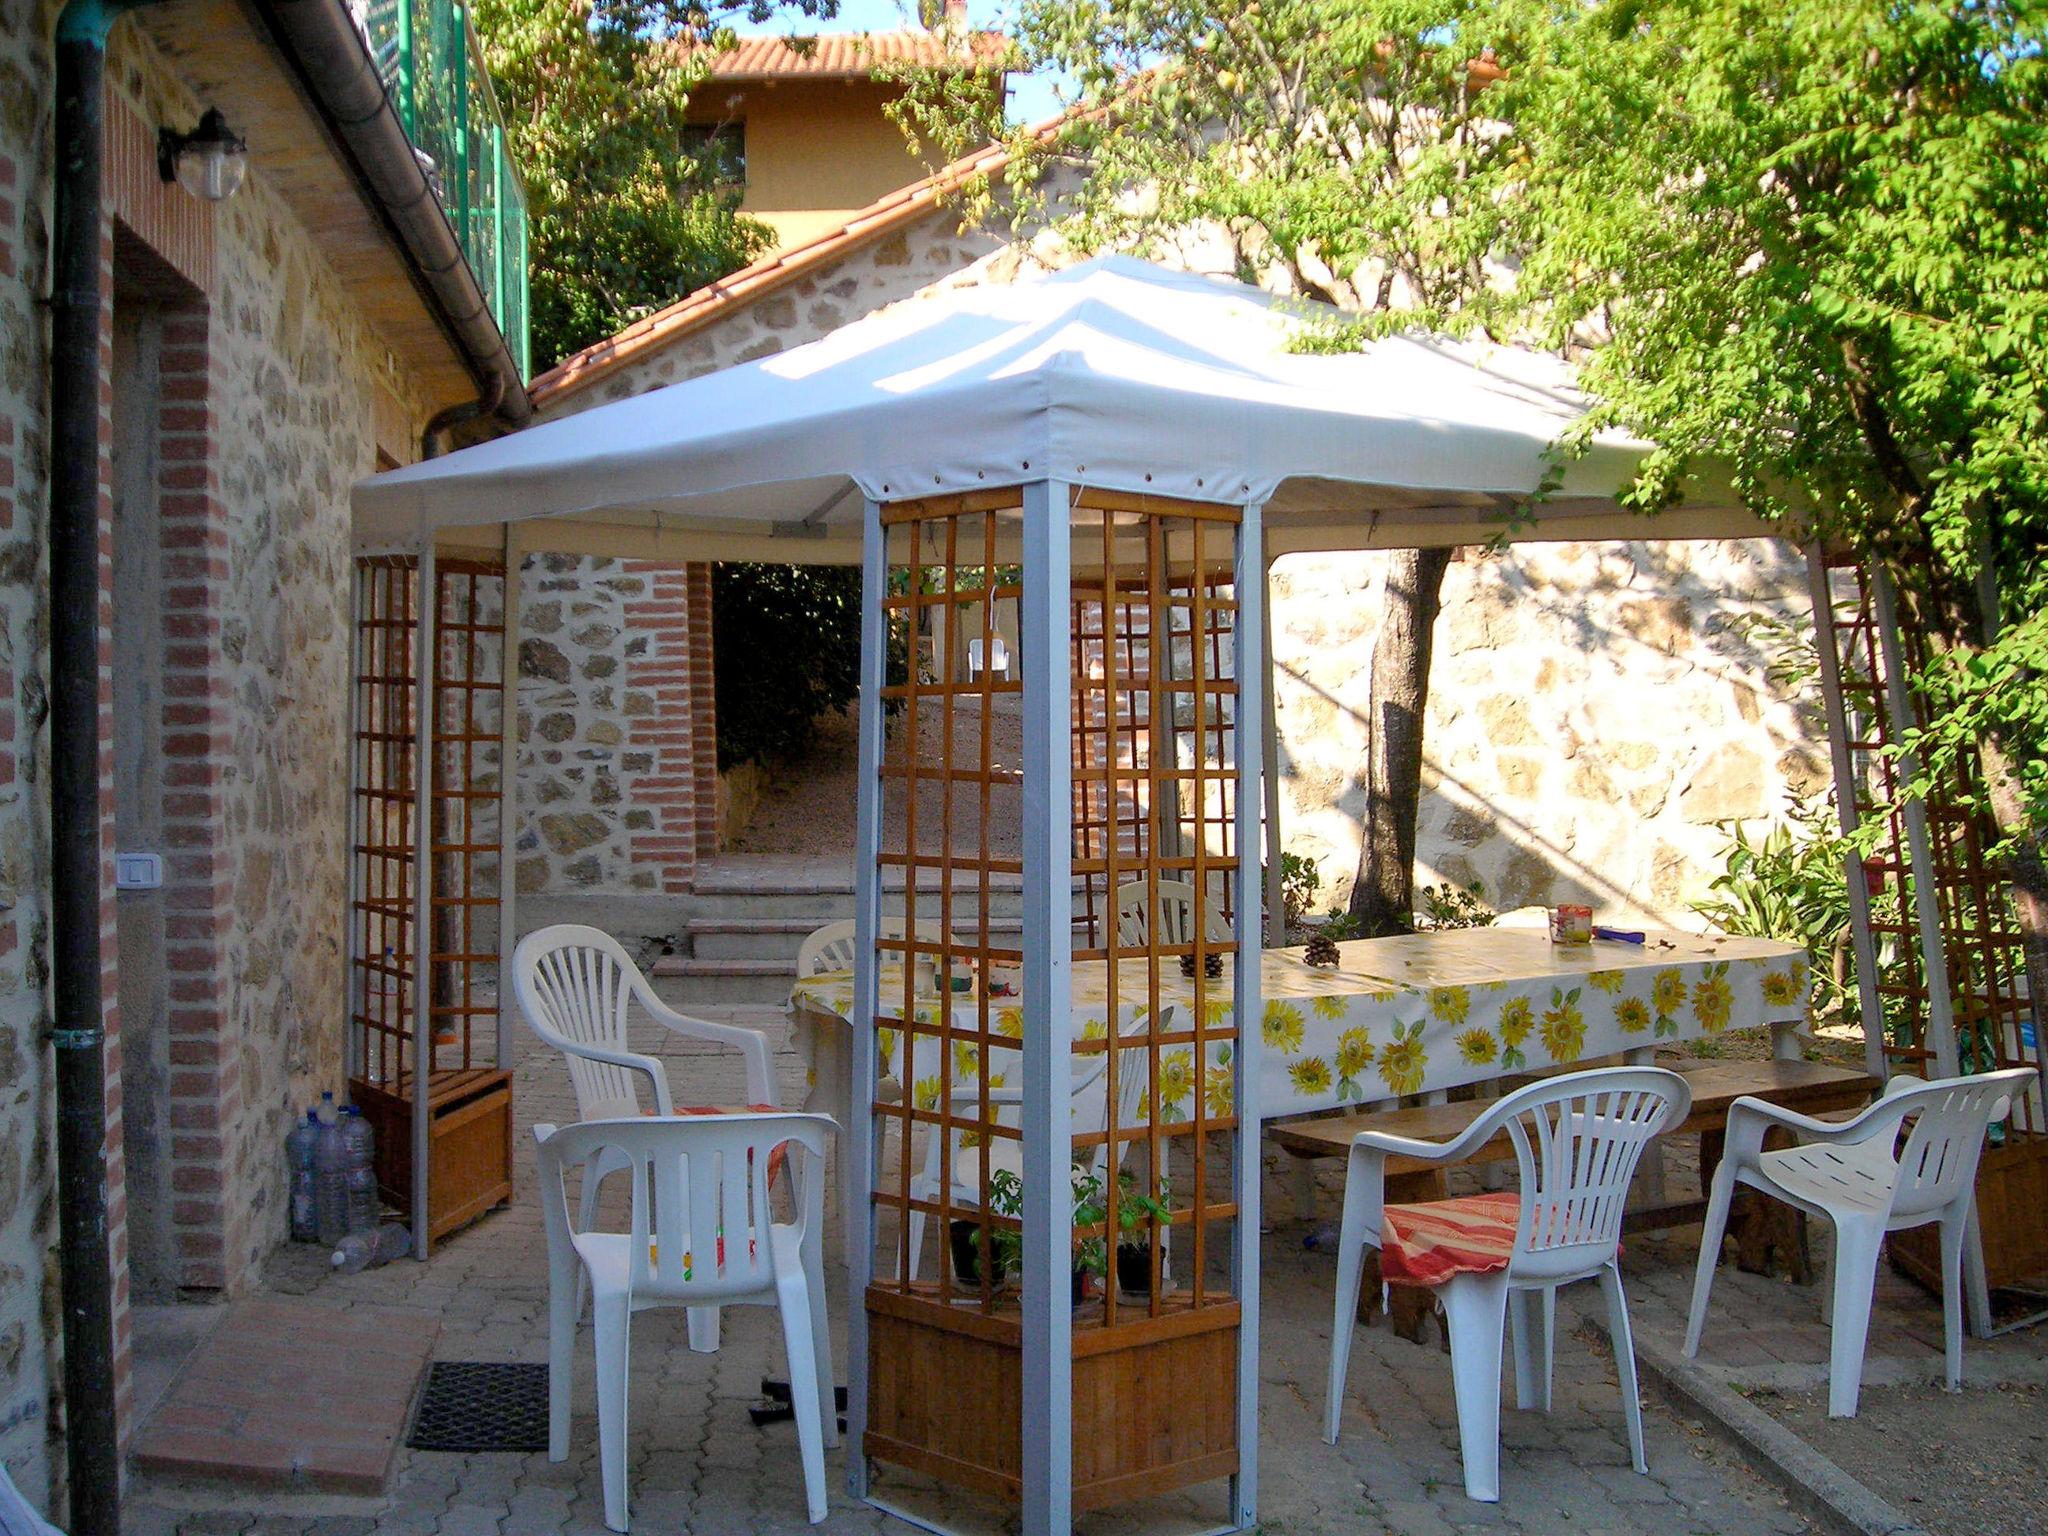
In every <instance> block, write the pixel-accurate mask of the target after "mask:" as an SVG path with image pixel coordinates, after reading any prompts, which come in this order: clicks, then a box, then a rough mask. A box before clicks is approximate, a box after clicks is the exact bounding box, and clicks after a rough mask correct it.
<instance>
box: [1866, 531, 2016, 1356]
mask: <svg viewBox="0 0 2048 1536" xmlns="http://www.w3.org/2000/svg"><path fill="white" fill-rule="evenodd" d="M1870 578H1871V580H1870V591H1871V597H1872V598H1873V599H1874V601H1875V606H1876V610H1877V612H1876V618H1877V643H1878V649H1879V653H1880V655H1881V656H1882V658H1883V661H1884V693H1885V708H1886V711H1887V713H1889V714H1890V716H1891V721H1892V729H1891V731H1890V732H1889V733H1888V734H1889V736H1890V737H1891V739H1892V740H1893V741H1894V742H1896V743H1898V744H1899V775H1898V776H1899V779H1900V781H1902V782H1910V781H1911V780H1912V779H1914V778H1916V777H1918V775H1919V772H1920V762H1919V759H1918V758H1917V757H1916V756H1915V755H1914V753H1913V751H1912V749H1911V748H1909V747H1907V746H1906V745H1905V744H1904V737H1905V733H1906V730H1907V728H1908V726H1909V724H1910V722H1911V721H1912V718H1913V714H1912V710H1913V701H1912V699H1911V698H1910V697H1908V695H1907V693H1906V659H1905V654H1904V652H1903V651H1902V649H1901V648H1900V645H1899V595H1898V591H1897V589H1896V588H1894V587H1893V585H1892V579H1891V575H1890V573H1889V572H1887V571H1886V570H1885V568H1884V567H1883V566H1882V565H1872V566H1871V568H1870ZM1900 810H1901V813H1902V814H1903V815H1904V817H1905V821H1906V857H1907V860H1908V861H1909V862H1910V863H1911V865H1912V868H1913V912H1914V917H1915V920H1916V921H1917V923H1918V925H1919V929H1920V959H1921V968H1922V974H1923V975H1924V976H1925V977H1926V980H1927V1038H1928V1040H1929V1042H1930V1043H1931V1044H1932V1045H1933V1047H1934V1068H1935V1070H1936V1071H1937V1072H1939V1073H1940V1074H1941V1075H1942V1076H1943V1077H1955V1076H1958V1075H1959V1074H1960V1073H1961V1072H1962V1060H1961V1056H1960V1053H1959V1052H1958V1051H1957V1049H1956V1021H1955V1001H1954V995H1953V993H1952V992H1951V991H1950V983H1949V974H1948V950H1947V947H1946V946H1945V945H1944V944H1943V943H1942V938H1941V906H1940V898H1939V896H1938V895H1937V894H1936V891H1935V873H1934V849H1933V845H1932V844H1931V843H1930V842H1929V841H1928V836H1927V804H1926V802H1925V801H1924V800H1922V799H1921V798H1920V797H1919V796H1918V795H1909V796H1907V797H1906V799H1905V803H1904V805H1903V806H1901V807H1900ZM1963 1300H1964V1302H1965V1304H1966V1305H1967V1307H1968V1309H1969V1314H1970V1332H1972V1333H1974V1334H1976V1335H1977V1337H1979V1338H1980V1339H1981V1338H1988V1337H1990V1334H1991V1289H1990V1286H1989V1285H1988V1284H1987V1283H1986V1280H1985V1275H1984V1244H1983V1240H1982V1237H1981V1236H1980V1234H1979V1232H1978V1227H1977V1206H1976V1202H1975V1201H1972V1202H1971V1205H1970V1220H1969V1226H1968V1228H1967V1230H1966V1231H1965V1232H1964V1235H1963Z"/></svg>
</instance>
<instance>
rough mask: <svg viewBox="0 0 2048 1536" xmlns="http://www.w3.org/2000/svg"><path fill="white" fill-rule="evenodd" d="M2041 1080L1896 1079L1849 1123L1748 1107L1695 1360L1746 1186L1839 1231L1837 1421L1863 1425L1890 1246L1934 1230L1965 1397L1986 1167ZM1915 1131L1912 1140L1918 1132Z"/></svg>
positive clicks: (1742, 1115) (1711, 1203)
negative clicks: (1773, 1146)
mask: <svg viewBox="0 0 2048 1536" xmlns="http://www.w3.org/2000/svg"><path fill="white" fill-rule="evenodd" d="M2038 1080H2039V1079H2038V1076H2037V1074H2036V1073H2035V1071H2034V1069H2033V1068H2031V1067H2010V1068H2007V1069H2006V1070H2005V1071H2003V1072H1986V1073H1983V1074H1981V1075H1979V1076H1974V1077H1945V1078H1939V1079H1937V1080H1936V1081H1934V1082H1922V1081H1921V1080H1920V1079H1919V1078H1916V1077H1907V1076H1899V1077H1894V1078H1893V1079H1892V1080H1891V1082H1890V1083H1888V1084H1887V1085H1886V1086H1885V1091H1884V1096H1883V1097H1882V1098H1880V1099H1879V1100H1878V1101H1877V1102H1876V1103H1875V1104H1873V1105H1871V1106H1870V1107H1869V1108H1868V1109H1866V1110H1864V1111H1863V1112H1862V1113H1861V1114H1860V1115H1857V1116H1856V1117H1855V1118H1854V1119H1853V1120H1847V1121H1842V1122H1833V1121H1827V1120H1815V1119H1813V1118H1811V1117H1810V1116H1807V1115H1801V1114H1797V1113H1795V1112H1793V1111H1792V1110H1789V1109H1781V1108H1779V1107H1778V1106H1777V1105H1775V1104H1769V1103H1766V1102H1765V1101H1764V1100H1762V1099H1753V1098H1741V1099H1737V1100H1736V1101H1735V1102H1734V1103H1733V1104H1731V1105H1730V1106H1729V1107H1728V1133H1727V1141H1726V1147H1725V1150H1724V1151H1723V1153H1722V1157H1721V1165H1720V1167H1718V1168H1716V1169H1715V1170H1714V1183H1713V1189H1712V1192H1711V1193H1710V1194H1709V1195H1708V1197H1707V1223H1706V1230H1705V1232H1704V1233H1702V1234H1701V1238H1700V1256H1699V1267H1698V1269H1697V1270H1696V1271H1695V1272H1694V1275H1693V1285H1692V1310H1691V1313H1690V1315H1689V1316H1688V1317H1687V1319H1686V1325H1685V1353H1686V1355H1687V1356H1688V1357H1691V1356H1693V1355H1695V1354H1697V1353H1698V1352H1699V1347H1700V1330H1701V1329H1702V1328H1703V1327H1704V1326H1705V1324H1706V1320H1707V1296H1708V1293H1709V1291H1711V1290H1712V1288H1713V1284H1714V1269H1715V1267H1716V1266H1717V1265H1718V1264H1719V1262H1720V1258H1721V1239H1722V1236H1723V1234H1724V1233H1725V1232H1726V1230H1727V1226H1728V1203H1729V1201H1730V1200H1731V1199H1732V1198H1733V1196H1734V1194H1735V1186H1736V1185H1738V1184H1747V1185H1749V1186H1750V1187H1751V1188H1753V1189H1759V1190H1762V1191H1763V1192H1764V1193H1765V1194H1767V1195H1769V1196H1771V1197H1772V1198H1773V1199H1777V1200H1783V1201H1784V1202H1785V1203H1786V1204H1788V1205H1792V1206H1796V1207H1797V1208H1798V1209H1800V1210H1802V1211H1804V1212H1805V1213H1806V1214H1807V1215H1809V1216H1816V1217H1820V1218H1823V1219H1824V1220H1827V1221H1830V1222H1832V1223H1833V1224H1834V1228H1835V1256H1834V1264H1833V1269H1834V1283H1833V1286H1832V1290H1833V1298H1832V1304H1831V1305H1832V1310H1831V1311H1830V1313H1829V1327H1830V1330H1831V1334H1832V1337H1831V1338H1830V1340H1829V1345H1828V1417H1830V1418H1835V1419H1847V1418H1854V1417H1855V1415H1856V1399H1857V1395H1858V1393H1859V1392H1860V1391H1861V1389H1862V1385H1863V1346H1864V1342H1865V1340H1866V1338H1867V1336H1868V1334H1869V1331H1870V1299H1871V1291H1872V1288H1873V1287H1874V1286H1875V1285H1876V1283H1877V1259H1878V1249H1879V1248H1880V1247H1881V1246H1882V1244H1883V1242H1884V1237H1885V1234H1886V1233H1887V1232H1898V1231H1901V1230H1903V1229H1904V1228H1907V1227H1921V1226H1926V1225H1927V1224H1928V1223H1930V1222H1938V1223H1940V1225H1941V1299H1942V1313H1943V1319H1942V1320H1943V1325H1944V1332H1945V1334H1946V1340H1945V1342H1946V1344H1947V1346H1948V1348H1947V1361H1946V1367H1947V1371H1946V1379H1947V1384H1948V1388H1949V1390H1950V1391H1951V1392H1953V1391H1955V1390H1957V1389H1958V1388H1960V1387H1961V1386H1962V1384H1963V1240H1964V1236H1965V1234H1966V1233H1967V1232H1968V1230H1969V1220H1970V1201H1971V1199H1972V1198H1973V1197H1974V1195H1975V1193H1976V1188H1977V1160H1978V1159H1979V1158H1980V1157H1981V1156H1982V1155H1983V1152H1984V1138H1985V1132H1986V1131H1987V1129H1988V1128H1989V1126H1990V1124H1991V1122H1992V1121H1993V1120H1996V1119H1998V1118H1999V1117H2000V1116H2002V1115H2004V1114H2005V1112H2006V1107H2007V1105H2008V1104H2009V1103H2010V1102H2011V1100H2012V1098H2013V1096H2014V1095H2015V1094H2020V1093H2024V1092H2026V1090H2027V1088H2028V1086H2029V1085H2030V1084H2032V1083H2035V1082H2037V1081H2038ZM1909 1120H1910V1121H1911V1122H1912V1128H1911V1129H1910V1130H1907V1129H1906V1122H1907V1121H1909ZM1773 1129H1782V1130H1786V1131H1790V1132H1792V1133H1793V1134H1794V1135H1795V1136H1797V1137H1799V1138H1800V1142H1801V1144H1800V1145H1798V1146H1793V1147H1786V1148H1783V1149H1781V1150H1778V1151H1774V1152H1766V1151H1765V1150H1764V1136H1765V1134H1766V1133H1767V1132H1769V1131H1771V1130H1773ZM1901 1132H1904V1139H1903V1140H1901Z"/></svg>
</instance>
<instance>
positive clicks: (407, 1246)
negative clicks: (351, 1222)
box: [328, 1221, 412, 1275]
mask: <svg viewBox="0 0 2048 1536" xmlns="http://www.w3.org/2000/svg"><path fill="white" fill-rule="evenodd" d="M411 1252H412V1233H410V1232H408V1231H407V1230H406V1229H405V1228H404V1227H401V1226H400V1225H399V1224H398V1223H397V1222H395V1221H387V1222H385V1223H384V1225H383V1226H381V1227H378V1228H376V1229H375V1230H374V1231H365V1232H351V1233H349V1235H348V1236H347V1237H344V1238H343V1239H342V1240H341V1241H340V1242H339V1243H337V1244H335V1246H334V1255H333V1257H332V1258H330V1259H329V1260H328V1263H329V1264H330V1265H331V1266H332V1267H333V1268H334V1269H335V1271H336V1272H337V1273H340V1274H344V1275H356V1274H361V1273H362V1272H363V1271H364V1270H366V1269H374V1268H376V1267H377V1266H378V1265H379V1264H389V1263H390V1262H391V1261H392V1260H393V1259H402V1258H404V1257H405V1256H406V1255H407V1254H409V1253H411Z"/></svg>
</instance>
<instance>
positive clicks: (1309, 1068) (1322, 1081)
mask: <svg viewBox="0 0 2048 1536" xmlns="http://www.w3.org/2000/svg"><path fill="white" fill-rule="evenodd" d="M1287 1075H1288V1076H1289V1077H1290V1078H1292V1079H1293V1080H1294V1090H1295V1092H1297V1093H1300V1094H1304V1095H1306V1096H1307V1097H1309V1098H1314V1097H1315V1096H1316V1095H1317V1094H1321V1093H1327V1092H1328V1091H1329V1087H1330V1064H1329V1063H1328V1062H1327V1061H1325V1060H1323V1058H1322V1057H1320V1056H1304V1057H1302V1058H1301V1059H1300V1060H1299V1061H1296V1062H1290V1063H1289V1064H1288V1067H1287Z"/></svg>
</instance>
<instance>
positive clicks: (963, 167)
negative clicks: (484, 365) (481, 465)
mask: <svg viewBox="0 0 2048 1536" xmlns="http://www.w3.org/2000/svg"><path fill="white" fill-rule="evenodd" d="M1069 117H1070V114H1068V113H1062V114H1060V115H1059V116H1057V117H1052V118H1048V119H1047V120H1046V121H1044V122H1042V123H1040V124H1038V125H1037V126H1036V127H1034V128H1032V129H1031V130H1030V133H1031V136H1032V137H1033V138H1034V139H1036V140H1038V141H1040V142H1044V141H1046V140H1049V139H1051V138H1052V137H1053V136H1054V135H1055V134H1057V133H1058V132H1059V130H1060V129H1061V128H1062V127H1064V126H1065V125H1066V124H1067V122H1068V121H1069ZM1009 163H1010V152H1009V150H1008V149H1007V148H1006V147H1005V146H1004V145H1002V144H990V145H987V146H985V147H984V148H982V149H979V150H976V151H975V152H974V153H973V154H971V155H967V156H965V157H963V158H962V159H959V160H955V161H954V162H953V163H952V164H951V165H948V166H945V167H944V168H943V169H941V170H939V171H936V172H934V173H933V174H932V175H930V176H927V177H926V178H925V179H924V180H922V181H914V182H912V183H911V184H910V185H909V186H907V187H898V188H897V189H896V190H895V191H894V192H891V193H889V194H888V195H887V196H885V197H881V198H879V199H877V200H876V201H875V202H872V203H870V204H869V205H868V206H867V207H865V208H863V209H861V210H860V212H858V213H856V214H854V215H853V217H852V218H850V219H848V220H847V221H846V222H845V223H844V224H842V225H840V226H838V227H837V228H835V229H829V230H827V231H825V233H823V234H822V235H817V236H814V237H813V238H811V239H809V240H806V241H805V242H804V243H803V244H801V245H793V246H791V247H790V248H789V249H788V250H785V251H781V252H778V253H777V254H775V255H772V256H764V257H763V258H762V259H761V260H759V261H757V262H755V263H754V264H753V265H752V266H747V267H742V268H740V270H739V271H737V272H734V273H732V274H731V275H730V276H728V277H722V278H720V279H719V280H718V281H717V282H714V283H707V284H705V285H704V286H703V287H702V288H699V289H696V290H695V291H694V292H692V293H689V294H687V295H686V296H684V297H683V298H682V299H680V300H678V301H677V302H676V303H674V304H671V305H669V307H668V308H667V309H663V310H659V311H657V312H656V313H654V314H651V315H649V316H647V318H646V319H644V320H636V321H634V322H633V324H631V325H629V326H627V327H626V328H625V329H624V330H622V331H619V332H618V333H617V334H616V335H613V336H608V337H606V338H605V339H604V340H603V341H600V342H596V343H593V344H592V345H590V346H588V347H585V348H584V349H583V350H582V351H581V352H576V353H572V354H571V355H570V356H568V357H565V358H563V359H562V360H561V361H560V362H559V363H557V364H555V366H554V367H552V368H550V369H549V370H548V371H547V372H546V373H543V374H541V375H539V376H538V377H537V378H535V379H534V380H532V382H530V383H529V384H528V385H527V386H526V392H527V394H528V395H530V396H531V397H532V399H533V407H534V409H535V410H536V411H543V410H546V409H547V408H548V407H549V406H551V405H553V404H554V403H555V402H556V401H558V400H560V399H562V398H564V397H565V396H567V395H571V394H574V393H575V392H576V391H578V390H581V389H586V388H588V387H589V386H590V385H592V384H594V383H596V382H597V381H598V380H599V379H601V378H604V377H605V376H606V375H608V374H610V373H613V372H614V371H616V370H617V369H620V368H623V367H624V366H626V364H628V363H630V362H633V361H634V360H635V359H637V358H639V357H641V356H643V355H645V354H646V353H648V352H651V351H653V350H655V349H656V348H658V347H663V346H666V345H668V344H669V343H670V342H673V341H676V340H678V339H679V338H681V337H684V336H687V335H689V334H690V333H691V332H692V331H696V330H701V329H702V328H703V327H704V326H707V325H709V324H711V323H712V321H714V320H718V319H721V318H722V317H724V316H725V315H728V314H730V313H732V312H733V311H734V310H736V309H739V308H742V307H743V306H745V305H748V304H751V303H753V302H754V301H755V300H756V299H759V298H763V297H765V296H766V295H768V294H770V293H772V292H774V291H775V290H776V289H778V288H781V287H784V286H786V285H787V284H789V283H792V282H795V281H796V280H797V279H798V278H800V277H802V276H803V275H804V274H805V273H807V272H811V271H814V270H816V269H817V268H819V267H823V266H829V265H830V264H831V263H832V262H834V261H837V260H838V259H839V258H840V257H842V256H846V255H849V254H851V253H852V252H854V251H857V250H859V249H860V248H861V247H863V246H865V245H869V244H872V243H873V242H874V241H876V240H879V239H881V238H882V237H883V236H884V235H886V234H888V233H890V232H891V231H892V230H896V229H901V228H903V227H904V226H906V225H909V224H914V223H916V222H917V221H918V220H919V219H921V218H924V217H926V216H928V215H929V214H931V213H932V212H933V211H934V210H935V209H937V208H938V207H939V206H940V204H941V203H942V202H943V201H944V200H945V199H946V198H947V197H948V196H950V195H951V194H953V193H954V192H957V191H958V190H959V189H960V188H961V187H962V186H964V185H965V184H966V183H967V182H968V181H969V180H971V179H972V178H974V177H976V176H984V175H987V176H993V175H996V174H999V173H1000V172H1001V171H1002V170H1003V168H1004V167H1005V166H1007V165H1008V164H1009Z"/></svg>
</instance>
